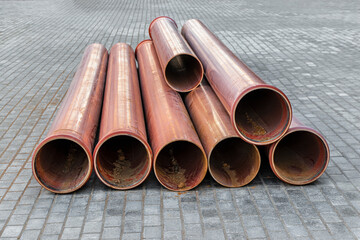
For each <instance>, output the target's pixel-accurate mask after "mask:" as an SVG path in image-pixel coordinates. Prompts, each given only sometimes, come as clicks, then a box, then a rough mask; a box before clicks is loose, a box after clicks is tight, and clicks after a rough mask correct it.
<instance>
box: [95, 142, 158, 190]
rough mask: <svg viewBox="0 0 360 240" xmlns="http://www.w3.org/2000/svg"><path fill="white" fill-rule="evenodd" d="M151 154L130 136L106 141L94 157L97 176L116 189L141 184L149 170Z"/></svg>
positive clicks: (142, 144) (143, 144)
mask: <svg viewBox="0 0 360 240" xmlns="http://www.w3.org/2000/svg"><path fill="white" fill-rule="evenodd" d="M150 156H151V153H150V152H149V149H148V147H147V145H146V144H145V143H143V142H142V141H141V140H139V139H137V138H135V137H133V136H130V135H116V136H113V137H110V138H108V139H106V140H105V141H104V142H103V143H102V144H101V145H100V147H99V148H98V150H97V152H96V155H95V166H96V171H97V173H98V176H99V177H100V178H101V180H102V181H105V182H106V183H107V185H109V186H111V187H113V188H116V189H129V188H133V187H135V186H137V185H139V184H140V183H142V182H143V181H144V180H145V178H146V177H147V175H148V174H149V172H150V170H151V158H150Z"/></svg>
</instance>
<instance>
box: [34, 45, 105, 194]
mask: <svg viewBox="0 0 360 240" xmlns="http://www.w3.org/2000/svg"><path fill="white" fill-rule="evenodd" d="M107 60H108V52H107V50H106V48H105V47H104V46H103V45H101V44H91V45H89V46H88V47H87V48H86V49H85V52H84V55H83V57H82V59H81V62H80V65H79V67H78V69H77V71H76V74H75V76H74V79H73V81H72V82H71V85H70V87H69V89H68V91H67V94H66V96H65V98H64V100H63V102H62V104H61V107H60V109H59V110H58V112H57V114H56V117H55V119H54V121H53V123H52V125H51V128H50V130H49V132H48V135H47V137H46V138H45V139H44V140H43V141H42V142H41V143H40V144H39V145H38V146H37V147H36V148H35V151H34V153H33V158H32V169H33V174H34V176H35V178H36V180H37V181H38V182H39V183H40V185H41V186H43V187H44V188H46V189H47V190H49V191H51V192H54V193H69V192H73V191H75V190H77V189H79V188H80V187H82V186H83V185H84V184H85V183H86V182H87V180H88V179H89V178H90V175H91V172H92V169H93V162H92V148H93V144H94V138H95V134H96V130H97V126H98V122H99V116H100V110H101V103H102V97H103V90H104V83H105V75H106V65H107Z"/></svg>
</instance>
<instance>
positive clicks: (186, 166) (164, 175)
mask: <svg viewBox="0 0 360 240" xmlns="http://www.w3.org/2000/svg"><path fill="white" fill-rule="evenodd" d="M135 52H136V57H137V60H138V63H139V73H140V83H141V90H142V96H143V101H144V108H145V116H146V121H147V127H148V133H149V139H150V142H151V146H152V149H153V151H154V172H155V175H156V177H157V179H158V180H159V182H160V183H161V184H162V185H163V186H164V187H166V188H168V189H170V190H174V191H185V190H189V189H192V188H194V187H196V186H197V185H198V184H200V182H201V181H202V180H203V179H204V177H205V174H206V171H207V160H206V155H205V152H204V150H203V148H202V146H201V142H200V140H199V138H198V136H197V134H196V131H195V129H194V127H193V125H192V122H191V120H190V117H189V115H188V113H187V111H186V108H185V106H184V103H183V101H182V99H181V97H180V95H179V93H178V92H175V91H174V90H173V89H171V88H170V87H169V86H168V85H167V84H166V82H165V79H164V76H163V74H162V71H161V66H160V63H159V61H158V59H157V57H156V52H155V48H154V46H153V43H152V41H151V40H145V41H143V42H141V43H139V45H138V46H137V47H136V50H135Z"/></svg>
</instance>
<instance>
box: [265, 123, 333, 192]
mask: <svg viewBox="0 0 360 240" xmlns="http://www.w3.org/2000/svg"><path fill="white" fill-rule="evenodd" d="M267 151H268V157H269V162H270V167H271V169H272V170H273V172H274V174H275V175H276V176H277V177H278V178H279V179H281V180H282V181H284V182H286V183H290V184H294V185H305V184H308V183H311V182H314V181H315V180H316V179H318V178H319V177H320V176H321V175H322V174H323V173H324V172H325V170H326V167H327V165H328V164H329V159H330V150H329V146H328V144H327V142H326V140H325V138H324V137H323V136H322V135H321V134H320V133H319V132H317V131H315V130H314V129H312V128H309V127H306V126H304V125H303V124H302V123H301V122H299V120H297V119H296V118H293V120H292V122H291V125H290V128H289V130H288V131H287V133H286V134H285V135H284V136H283V137H282V138H281V139H280V140H279V141H278V142H276V143H273V144H272V145H270V146H268V147H267Z"/></svg>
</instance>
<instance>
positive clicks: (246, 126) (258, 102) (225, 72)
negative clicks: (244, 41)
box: [182, 19, 292, 145]
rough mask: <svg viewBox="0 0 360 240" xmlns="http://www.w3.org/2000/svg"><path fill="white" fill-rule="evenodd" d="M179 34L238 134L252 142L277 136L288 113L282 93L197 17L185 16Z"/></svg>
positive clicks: (284, 127)
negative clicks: (189, 47) (201, 68)
mask: <svg viewBox="0 0 360 240" xmlns="http://www.w3.org/2000/svg"><path fill="white" fill-rule="evenodd" d="M182 34H183V36H184V37H185V39H186V40H187V41H188V43H189V44H190V46H191V48H192V49H193V51H194V52H195V54H196V55H197V56H198V57H199V59H200V60H201V62H202V64H203V66H204V70H205V75H206V77H207V79H208V81H209V83H210V85H211V87H212V89H213V90H214V92H215V93H216V95H217V96H218V97H219V99H220V101H221V102H222V104H223V105H224V107H225V109H226V110H227V112H228V113H229V115H230V117H231V122H232V125H233V126H234V128H235V129H236V130H237V132H238V134H239V135H240V137H241V138H242V139H244V140H245V141H247V142H249V143H253V144H256V145H266V144H270V143H273V142H275V141H276V140H278V139H280V138H281V136H283V135H284V134H285V132H286V131H287V129H288V128H289V126H290V122H291V117H292V111H291V105H290V102H289V100H288V99H287V97H286V96H285V94H284V93H283V92H281V91H280V90H279V89H277V88H275V87H273V86H271V85H268V84H265V83H264V82H263V81H262V80H261V79H260V78H259V77H258V76H257V75H256V74H255V73H254V72H252V71H251V70H250V69H249V68H248V67H247V66H246V65H245V64H244V63H242V62H241V61H240V60H239V59H238V58H237V57H236V56H235V55H234V54H233V53H232V52H231V51H230V50H229V49H228V48H227V47H226V46H225V45H224V44H223V43H222V42H221V41H220V40H219V39H218V38H217V37H216V36H215V35H214V34H213V33H212V32H210V30H209V29H208V28H207V27H206V26H205V25H204V24H203V23H202V22H200V21H199V20H196V19H191V20H188V21H187V22H186V23H185V24H184V26H183V27H182Z"/></svg>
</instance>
